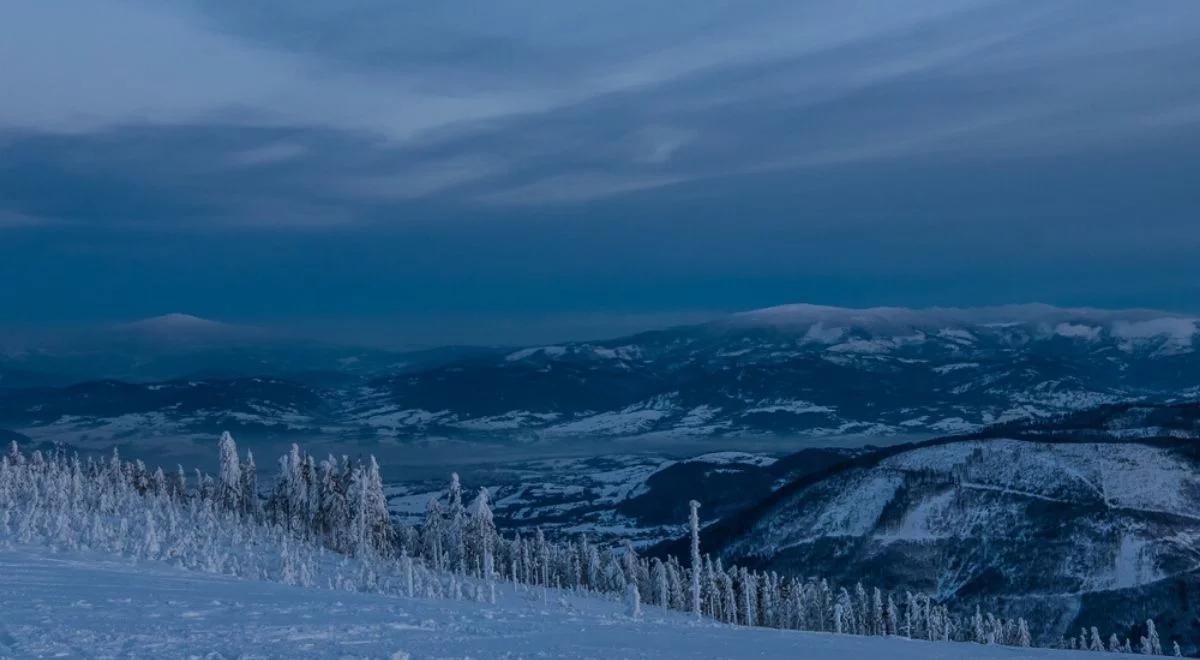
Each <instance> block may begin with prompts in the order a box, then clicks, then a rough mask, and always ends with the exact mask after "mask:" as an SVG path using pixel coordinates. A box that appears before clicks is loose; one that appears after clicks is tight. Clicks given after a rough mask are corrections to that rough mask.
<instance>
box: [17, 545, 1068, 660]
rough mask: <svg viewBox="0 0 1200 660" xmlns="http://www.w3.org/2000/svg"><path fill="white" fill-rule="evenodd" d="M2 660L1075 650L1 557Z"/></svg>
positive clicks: (827, 658)
mask: <svg viewBox="0 0 1200 660" xmlns="http://www.w3.org/2000/svg"><path fill="white" fill-rule="evenodd" d="M0 612H2V613H3V614H2V615H0V657H3V658H27V657H29V658H32V657H67V658H184V657H197V658H298V657H329V658H412V659H416V658H535V657H536V658H605V659H610V658H805V659H808V660H855V659H864V660H865V659H872V660H873V659H876V658H886V659H889V660H952V659H959V658H962V659H969V660H975V659H979V660H987V659H992V658H994V659H996V660H1024V659H1041V658H1063V659H1064V660H1065V659H1067V658H1072V657H1078V655H1077V653H1075V652H1070V651H1049V650H1044V649H1017V648H1009V647H999V646H980V645H976V644H966V643H929V642H919V641H911V640H906V639H899V638H880V637H857V636H847V635H832V634H819V633H800V632H793V631H782V630H770V629H762V628H743V627H735V626H727V625H721V624H715V623H711V622H696V621H694V620H693V619H691V618H690V617H688V616H686V615H684V614H681V613H677V612H669V611H665V610H660V609H658V608H654V607H646V608H644V610H643V616H642V618H641V619H640V620H632V619H630V618H629V617H628V616H627V615H626V614H625V608H624V606H622V605H621V604H619V603H616V602H613V601H609V600H604V599H600V598H594V597H580V596H573V595H569V594H562V593H560V592H555V591H549V592H545V593H543V592H542V591H541V590H537V589H534V590H526V589H524V588H514V587H512V586H510V585H505V586H504V587H502V588H501V589H500V593H499V597H498V601H497V603H496V604H495V605H492V604H488V603H476V602H471V601H453V600H441V599H436V600H426V599H419V598H418V599H407V598H400V597H389V596H382V595H373V594H362V593H352V592H338V591H330V590H327V589H313V588H304V587H294V586H287V585H283V584H278V583H271V582H259V581H252V580H242V579H238V578H233V577H228V576H223V575H214V574H208V573H201V572H193V571H187V570H184V569H180V568H175V567H173V566H169V565H167V564H164V563H161V562H142V563H133V562H131V561H129V560H126V559H115V558H114V557H113V556H111V555H105V554H98V553H60V554H53V553H50V552H48V551H47V550H46V549H45V548H44V547H40V546H16V547H12V548H6V549H0Z"/></svg>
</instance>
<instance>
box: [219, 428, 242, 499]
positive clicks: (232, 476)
mask: <svg viewBox="0 0 1200 660" xmlns="http://www.w3.org/2000/svg"><path fill="white" fill-rule="evenodd" d="M217 447H218V453H219V458H220V470H219V471H218V472H217V484H218V496H217V500H218V502H219V503H220V504H221V506H223V507H225V508H226V509H228V510H230V511H241V510H243V509H242V505H243V502H245V496H244V495H243V494H242V487H243V483H242V467H241V462H240V461H239V460H238V454H237V443H235V442H234V441H233V436H232V435H230V434H229V431H225V432H223V433H222V434H221V439H220V441H219V442H218V444H217Z"/></svg>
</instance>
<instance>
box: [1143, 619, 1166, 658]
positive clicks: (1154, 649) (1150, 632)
mask: <svg viewBox="0 0 1200 660" xmlns="http://www.w3.org/2000/svg"><path fill="white" fill-rule="evenodd" d="M1146 641H1148V642H1149V643H1150V653H1151V654H1153V655H1162V642H1160V641H1159V639H1158V629H1157V628H1155V627H1154V619H1146Z"/></svg>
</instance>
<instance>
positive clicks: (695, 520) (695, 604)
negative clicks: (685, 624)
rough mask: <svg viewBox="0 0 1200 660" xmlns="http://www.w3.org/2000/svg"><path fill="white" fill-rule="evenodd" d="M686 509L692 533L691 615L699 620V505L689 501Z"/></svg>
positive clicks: (694, 501)
mask: <svg viewBox="0 0 1200 660" xmlns="http://www.w3.org/2000/svg"><path fill="white" fill-rule="evenodd" d="M688 508H689V509H690V510H691V514H690V515H689V517H688V525H689V526H690V529H691V532H692V565H691V578H692V614H694V615H696V618H700V503H699V502H697V501H696V500H691V501H690V502H688Z"/></svg>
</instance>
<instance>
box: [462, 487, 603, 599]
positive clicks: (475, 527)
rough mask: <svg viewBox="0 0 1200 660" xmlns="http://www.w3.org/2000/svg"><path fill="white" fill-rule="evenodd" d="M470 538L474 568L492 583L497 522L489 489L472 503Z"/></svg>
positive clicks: (482, 492) (481, 492)
mask: <svg viewBox="0 0 1200 660" xmlns="http://www.w3.org/2000/svg"><path fill="white" fill-rule="evenodd" d="M469 537H470V538H469V543H468V548H469V552H470V555H471V559H472V562H473V563H474V564H475V566H473V567H472V568H473V569H474V570H475V571H476V574H477V575H480V576H481V577H483V578H484V579H485V580H489V581H490V580H491V579H492V577H493V574H494V573H495V550H496V521H495V519H494V517H493V516H492V507H491V503H490V501H489V498H488V491H487V488H480V489H479V494H478V495H476V496H475V499H474V500H473V501H472V502H471V507H470V534H469ZM585 545H586V542H585Z"/></svg>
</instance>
